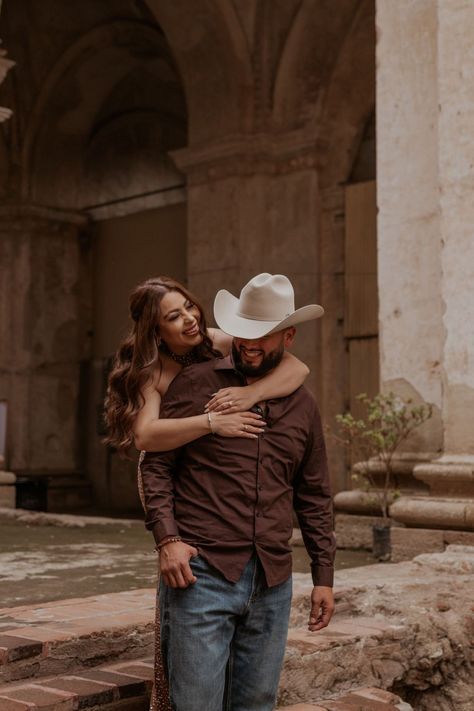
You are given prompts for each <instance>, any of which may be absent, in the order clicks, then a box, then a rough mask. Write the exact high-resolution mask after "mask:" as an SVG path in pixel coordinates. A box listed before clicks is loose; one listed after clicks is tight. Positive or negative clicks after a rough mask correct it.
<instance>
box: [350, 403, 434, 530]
mask: <svg viewBox="0 0 474 711" xmlns="http://www.w3.org/2000/svg"><path fill="white" fill-rule="evenodd" d="M357 400H359V401H360V402H361V403H362V404H363V405H364V406H365V409H366V413H365V417H364V418H363V419H356V418H355V417H354V416H353V415H352V414H351V413H346V414H345V415H337V416H336V421H337V423H338V425H339V431H340V436H337V435H336V439H337V440H338V441H339V442H341V443H342V444H343V445H344V446H345V447H347V448H348V449H350V450H351V451H352V453H353V454H354V455H355V456H356V457H357V458H360V459H361V460H362V464H361V465H360V466H361V467H362V471H361V475H362V476H363V477H364V478H365V479H366V481H367V483H368V485H369V486H370V488H371V493H372V494H373V496H374V497H375V498H376V500H377V502H378V504H379V506H380V510H381V512H382V518H383V522H384V524H385V525H390V519H389V515H388V508H389V505H390V503H391V500H392V499H393V498H394V495H396V492H395V482H394V471H393V458H394V455H395V452H396V451H397V449H398V448H399V447H400V445H401V444H402V442H404V441H405V440H406V439H407V438H408V436H409V435H410V433H411V432H412V431H413V430H415V429H416V428H417V427H420V426H421V425H422V424H423V423H424V422H426V421H427V420H429V419H430V417H431V416H432V414H433V405H431V404H422V405H412V400H410V399H409V400H403V399H402V398H400V397H398V396H397V395H395V394H394V393H393V392H390V393H388V394H385V393H379V394H378V395H376V396H375V397H373V398H370V397H368V395H366V393H361V394H360V395H358V396H357ZM373 458H375V459H376V460H378V461H379V462H381V463H382V465H383V471H384V473H383V479H382V485H381V486H380V485H379V486H377V482H376V481H375V478H374V475H373V471H371V469H370V459H373ZM355 477H356V478H357V475H355Z"/></svg>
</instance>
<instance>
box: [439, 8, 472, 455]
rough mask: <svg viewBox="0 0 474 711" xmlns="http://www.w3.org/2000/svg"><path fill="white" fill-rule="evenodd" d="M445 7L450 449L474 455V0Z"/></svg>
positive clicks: (442, 163)
mask: <svg viewBox="0 0 474 711" xmlns="http://www.w3.org/2000/svg"><path fill="white" fill-rule="evenodd" d="M437 8H438V62H437V67H438V101H439V118H438V138H439V194H440V238H441V244H442V251H441V267H442V299H443V306H444V313H443V326H444V335H445V340H444V354H443V419H444V432H445V451H446V453H448V454H456V453H458V454H460V453H465V454H468V453H469V454H474V428H473V425H472V413H473V412H474V326H473V324H474V202H473V195H474V140H473V132H474V94H473V92H472V86H473V81H474V44H473V41H472V40H473V35H472V28H473V27H474V3H472V2H467V3H466V2H462V1H461V0H451V1H450V2H449V3H446V2H442V1H438V3H437Z"/></svg>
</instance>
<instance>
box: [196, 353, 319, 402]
mask: <svg viewBox="0 0 474 711" xmlns="http://www.w3.org/2000/svg"><path fill="white" fill-rule="evenodd" d="M308 373H309V368H308V366H307V365H305V364H304V363H302V362H301V361H300V360H298V358H296V357H295V356H294V355H292V354H291V353H288V351H285V353H284V355H283V358H282V359H281V363H279V365H278V366H277V367H276V368H275V370H272V371H271V373H268V374H267V375H265V376H264V377H263V378H260V379H259V380H256V381H255V382H254V383H252V384H251V385H247V386H243V387H240V388H239V387H235V388H221V390H219V391H218V392H217V393H216V394H215V395H214V397H213V398H212V400H209V402H208V403H207V409H208V410H209V411H211V412H220V411H225V412H226V413H230V412H241V411H242V410H249V409H250V408H251V407H253V406H254V405H255V403H257V402H261V401H262V400H269V399H271V398H275V397H285V396H286V395H291V393H292V392H294V391H295V390H297V389H298V388H299V387H300V385H303V383H304V381H305V380H306V377H307V375H308Z"/></svg>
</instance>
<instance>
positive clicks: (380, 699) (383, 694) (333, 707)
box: [279, 688, 413, 711]
mask: <svg viewBox="0 0 474 711" xmlns="http://www.w3.org/2000/svg"><path fill="white" fill-rule="evenodd" d="M279 708H280V711H346V710H347V711H390V710H391V711H395V709H399V711H413V709H412V707H411V706H410V705H409V704H407V703H405V702H404V701H402V700H401V699H400V697H399V696H396V695H395V694H392V693H391V692H390V691H385V690H383V689H376V688H364V689H355V690H354V691H351V692H350V693H348V694H344V695H343V696H341V697H339V698H337V699H335V700H329V699H328V700H327V701H319V702H318V703H317V704H314V703H302V704H296V705H294V706H281V707H279Z"/></svg>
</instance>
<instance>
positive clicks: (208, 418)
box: [207, 412, 215, 434]
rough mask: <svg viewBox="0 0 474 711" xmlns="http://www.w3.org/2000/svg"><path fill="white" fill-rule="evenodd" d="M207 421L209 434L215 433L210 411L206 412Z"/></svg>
mask: <svg viewBox="0 0 474 711" xmlns="http://www.w3.org/2000/svg"><path fill="white" fill-rule="evenodd" d="M207 421H208V422H209V429H210V431H211V434H215V432H214V428H213V426H212V419H211V413H210V412H208V413H207Z"/></svg>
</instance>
